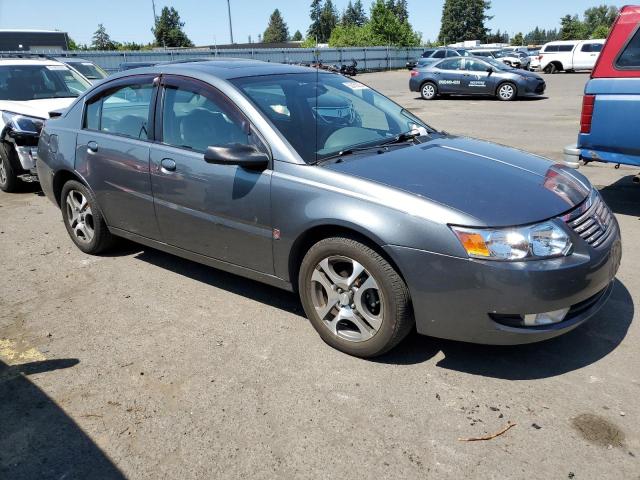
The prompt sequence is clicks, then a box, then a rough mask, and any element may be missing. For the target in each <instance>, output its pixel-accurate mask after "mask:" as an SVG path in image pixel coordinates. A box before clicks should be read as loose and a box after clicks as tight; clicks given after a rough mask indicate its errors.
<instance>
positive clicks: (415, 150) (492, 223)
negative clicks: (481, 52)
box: [324, 136, 591, 227]
mask: <svg viewBox="0 0 640 480" xmlns="http://www.w3.org/2000/svg"><path fill="white" fill-rule="evenodd" d="M324 168H328V169H331V170H333V171H336V172H341V173H344V174H348V175H353V176H357V177H359V178H363V179H366V180H370V181H373V182H377V183H380V184H383V185H386V186H388V187H392V188H395V189H399V190H402V191H405V192H409V193H412V194H414V195H417V196H419V197H423V198H426V199H428V200H431V201H434V202H437V203H439V204H442V205H445V206H447V207H449V208H452V209H455V210H457V211H459V212H463V213H465V214H467V215H470V216H472V217H474V218H476V219H477V222H476V224H475V225H467V226H487V227H503V226H515V225H526V224H530V223H535V222H539V221H543V220H547V219H550V218H553V217H557V216H560V215H562V214H564V213H566V212H568V211H569V210H571V209H573V208H574V207H576V206H577V205H579V204H580V203H581V202H582V201H584V200H585V198H586V197H587V195H588V194H589V193H590V191H591V184H590V183H589V181H588V180H587V179H586V178H585V177H583V176H582V175H581V174H579V173H577V172H575V171H574V170H571V169H568V168H565V167H563V166H561V165H557V164H553V163H552V162H551V161H549V160H546V159H544V158H542V157H538V156H536V155H532V154H528V153H526V152H522V151H520V150H515V149H512V148H508V147H503V146H500V145H496V144H493V143H489V142H484V141H480V140H473V139H469V138H464V137H452V136H447V137H442V138H437V139H434V140H431V141H429V142H426V143H423V144H420V145H416V146H412V147H405V148H402V147H398V148H397V149H395V150H391V151H389V152H387V153H383V154H373V155H362V154H360V155H357V156H353V157H346V158H345V159H344V161H343V162H341V163H332V164H327V165H326V166H325V167H324Z"/></svg>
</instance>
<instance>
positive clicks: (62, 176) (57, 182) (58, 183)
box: [51, 169, 91, 207]
mask: <svg viewBox="0 0 640 480" xmlns="http://www.w3.org/2000/svg"><path fill="white" fill-rule="evenodd" d="M69 180H76V181H78V182H80V183H82V184H83V185H84V186H85V187H87V188H88V189H89V190H91V187H89V185H88V184H87V182H85V180H84V179H83V178H82V177H81V176H80V175H78V174H77V173H76V172H73V171H71V170H67V169H61V170H58V171H57V172H56V173H55V174H54V175H53V181H52V183H51V185H52V189H53V197H54V199H55V201H56V204H57V205H58V207H60V204H61V201H62V198H61V196H62V189H63V188H64V185H65V183H67V182H68V181H69Z"/></svg>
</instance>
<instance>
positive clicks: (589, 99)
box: [580, 95, 596, 133]
mask: <svg viewBox="0 0 640 480" xmlns="http://www.w3.org/2000/svg"><path fill="white" fill-rule="evenodd" d="M595 104H596V96H595V95H585V96H584V98H583V99H582V115H581V116H580V133H591V122H592V121H593V107H594V106H595Z"/></svg>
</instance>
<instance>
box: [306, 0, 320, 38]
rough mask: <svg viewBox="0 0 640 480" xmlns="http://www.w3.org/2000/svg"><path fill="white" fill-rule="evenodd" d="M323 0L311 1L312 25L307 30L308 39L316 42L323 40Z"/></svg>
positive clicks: (310, 14) (310, 15)
mask: <svg viewBox="0 0 640 480" xmlns="http://www.w3.org/2000/svg"><path fill="white" fill-rule="evenodd" d="M321 16H322V0H313V1H312V2H311V11H310V13H309V18H311V25H309V30H308V31H307V39H308V40H310V41H313V42H314V45H315V43H316V42H321V38H322V23H321V18H320V17H321Z"/></svg>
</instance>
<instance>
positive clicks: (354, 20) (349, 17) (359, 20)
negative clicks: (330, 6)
mask: <svg viewBox="0 0 640 480" xmlns="http://www.w3.org/2000/svg"><path fill="white" fill-rule="evenodd" d="M367 20H368V18H367V14H366V13H365V12H364V7H363V6H362V2H361V1H360V0H356V2H355V3H352V2H351V0H349V3H348V4H347V8H346V9H345V11H344V13H343V15H342V19H341V21H340V23H341V24H342V25H355V26H356V27H361V26H363V25H364V24H365V23H367Z"/></svg>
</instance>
